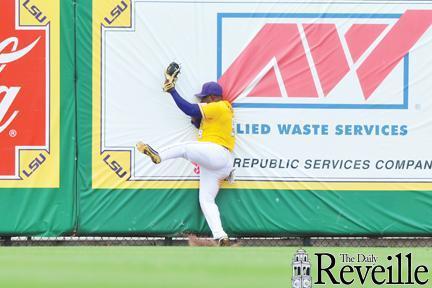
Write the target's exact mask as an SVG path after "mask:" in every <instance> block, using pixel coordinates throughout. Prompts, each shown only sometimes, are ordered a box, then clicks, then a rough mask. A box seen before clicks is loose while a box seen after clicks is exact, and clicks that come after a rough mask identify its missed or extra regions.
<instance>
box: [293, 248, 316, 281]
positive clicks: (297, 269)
mask: <svg viewBox="0 0 432 288" xmlns="http://www.w3.org/2000/svg"><path fill="white" fill-rule="evenodd" d="M292 268H293V273H292V279H291V282H292V288H309V287H312V277H311V264H310V261H309V257H308V255H307V254H306V251H305V250H303V249H299V250H297V253H296V254H294V258H293V262H292Z"/></svg>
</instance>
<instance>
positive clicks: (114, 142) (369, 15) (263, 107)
mask: <svg viewBox="0 0 432 288" xmlns="http://www.w3.org/2000/svg"><path fill="white" fill-rule="evenodd" d="M117 2H118V3H117ZM96 3H97V2H96ZM98 7H100V8H99V9H97V10H96V11H95V12H96V14H95V15H94V16H95V17H97V19H98V23H99V22H100V23H101V26H100V27H99V28H96V27H94V29H95V30H94V31H93V32H94V34H93V37H97V38H98V39H99V38H100V41H98V42H97V43H94V46H95V48H97V49H96V50H95V51H93V53H94V57H93V60H94V63H93V65H96V64H98V63H100V71H99V69H94V70H93V73H94V75H93V76H94V77H93V79H94V81H95V83H94V84H95V85H94V94H93V95H94V99H93V104H94V106H93V112H94V114H93V130H94V131H93V135H94V136H96V137H94V139H93V141H94V142H93V154H94V157H95V161H93V185H94V187H106V188H108V187H113V186H115V187H119V188H139V187H141V186H142V185H145V186H146V187H156V188H159V187H166V188H172V187H178V185H180V187H185V188H189V187H195V185H194V184H193V183H195V182H196V180H197V179H198V175H197V169H196V165H194V164H193V163H189V162H187V161H171V162H169V163H168V162H167V163H162V164H161V165H158V166H154V165H153V163H151V162H150V161H147V160H148V159H146V158H145V157H142V156H141V155H138V154H137V153H136V150H135V148H134V147H135V144H136V143H137V142H138V141H139V140H145V141H147V142H146V143H151V144H152V146H154V147H157V148H161V147H165V146H167V145H170V144H172V143H179V142H185V141H192V140H195V139H196V137H197V134H198V131H197V130H196V129H195V128H194V127H193V126H191V125H189V119H188V117H187V116H183V115H182V114H181V113H180V112H179V111H177V107H175V105H173V103H172V99H170V97H169V95H168V96H167V95H165V94H164V92H163V91H162V90H161V83H162V82H163V74H162V71H163V69H164V68H165V66H166V65H167V63H169V62H170V61H171V60H175V61H177V62H179V63H181V69H182V74H180V77H179V81H178V83H177V90H178V91H179V92H180V93H181V95H183V96H184V97H185V98H187V99H188V100H190V101H196V100H195V99H194V97H193V95H194V94H195V93H197V92H199V91H200V87H201V84H202V83H204V82H206V81H211V80H216V79H219V83H220V84H221V85H222V86H223V88H224V97H225V98H226V99H228V100H229V101H230V102H232V104H233V107H234V108H235V124H234V127H233V129H234V131H235V133H236V139H237V143H236V148H235V155H234V156H235V161H234V168H235V169H236V179H237V184H236V185H232V186H229V187H230V188H273V189H287V188H297V189H322V190H329V189H331V190H341V189H342V190H343V189H359V190H374V189H378V190H385V189H389V188H390V189H392V190H394V189H399V190H405V189H406V187H408V186H409V187H411V188H415V189H421V190H427V189H430V188H431V185H430V184H429V183H430V182H431V178H430V172H431V169H432V158H431V156H432V155H431V152H430V149H429V145H428V143H429V142H430V141H431V139H430V137H431V136H430V135H432V133H431V131H430V130H431V129H432V126H431V125H429V122H430V117H429V115H430V113H431V111H430V107H431V105H430V104H431V103H429V102H430V99H429V97H428V91H429V90H430V89H431V88H432V87H431V86H432V79H431V77H432V70H431V69H430V67H431V65H430V64H431V63H430V61H432V59H431V58H430V56H429V54H430V53H429V51H430V49H431V45H432V41H431V40H432V31H431V30H430V29H429V27H430V24H431V23H432V10H431V8H432V7H431V6H430V5H429V4H424V5H419V4H409V3H405V4H404V3H400V4H398V5H387V4H385V3H369V4H367V5H366V4H362V5H361V6H359V5H357V4H349V3H343V2H340V3H335V4H334V5H327V4H322V5H318V4H317V3H314V4H311V3H301V2H298V3H292V4H289V5H287V4H286V3H280V4H274V3H269V4H266V3H265V2H261V3H248V2H244V3H243V2H241V3H229V2H226V3H218V4H217V5H216V4H214V3H213V4H212V3H206V2H190V3H188V2H185V3H184V2H175V1H174V2H173V1H157V3H156V2H154V1H150V2H149V1H132V2H129V1H113V2H112V5H111V6H110V5H109V4H108V3H107V2H106V1H104V2H103V4H101V6H100V5H99V6H98ZM168 7H169V8H168ZM167 10H168V11H172V12H168V13H173V16H172V17H170V18H168V20H167V17H168V15H167V14H166V13H167V12H166V11H167ZM197 10H199V11H201V13H197ZM174 11H175V13H174ZM251 11H253V12H251ZM174 14H175V17H174ZM162 16H163V17H162ZM174 19H176V20H178V21H174ZM99 45H100V47H99ZM132 104H133V105H132ZM413 143H415V147H416V149H412V147H413ZM181 179H183V180H184V181H183V182H182V183H181V184H179V183H178V181H177V182H173V180H181Z"/></svg>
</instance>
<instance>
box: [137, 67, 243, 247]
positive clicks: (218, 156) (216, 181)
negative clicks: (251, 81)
mask: <svg viewBox="0 0 432 288" xmlns="http://www.w3.org/2000/svg"><path fill="white" fill-rule="evenodd" d="M179 72H180V67H179V65H178V64H177V63H174V62H173V63H171V64H170V65H169V66H168V68H167V69H166V70H165V78H166V80H165V83H164V91H165V92H169V93H170V94H171V96H172V98H173V99H174V101H175V103H176V104H177V106H178V107H179V108H180V110H182V111H183V112H184V113H185V114H187V115H189V116H191V117H192V124H194V125H195V127H197V128H199V133H198V141H194V142H186V143H181V144H175V145H172V146H169V147H166V148H163V149H161V150H160V151H159V152H158V151H156V150H155V149H153V148H152V147H150V145H148V144H144V143H143V142H139V143H138V144H137V149H138V151H139V152H141V153H144V154H145V155H147V156H149V157H150V158H151V160H152V161H153V163H155V164H159V163H161V162H164V161H166V160H169V159H175V158H184V159H187V160H189V161H191V162H195V163H198V164H199V165H200V187H199V203H200V206H201V210H202V212H203V214H204V216H205V219H206V220H207V223H208V225H209V227H210V229H211V231H212V234H213V238H214V239H216V240H217V241H218V244H219V245H220V246H228V245H229V239H228V235H227V234H226V233H225V231H224V230H223V228H222V223H221V219H220V214H219V209H218V207H217V205H216V203H215V198H216V195H217V194H218V192H219V185H220V183H221V181H223V180H224V179H225V178H227V177H229V176H230V174H231V173H232V171H233V156H232V151H233V149H234V133H233V131H232V122H233V116H234V113H233V109H232V107H231V104H230V103H229V102H227V101H224V100H223V99H222V87H221V86H220V85H219V84H218V83H216V82H208V83H205V84H204V85H203V86H202V91H201V93H199V94H196V95H195V96H197V97H198V98H200V99H201V103H200V104H195V103H189V102H188V101H186V100H185V99H183V98H182V97H181V96H180V95H179V93H178V92H177V91H176V90H175V82H176V81H177V76H178V74H179Z"/></svg>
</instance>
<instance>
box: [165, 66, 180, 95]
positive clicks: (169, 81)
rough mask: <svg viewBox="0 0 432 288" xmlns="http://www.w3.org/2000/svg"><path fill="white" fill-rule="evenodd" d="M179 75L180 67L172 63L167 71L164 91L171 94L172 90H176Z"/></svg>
mask: <svg viewBox="0 0 432 288" xmlns="http://www.w3.org/2000/svg"><path fill="white" fill-rule="evenodd" d="M179 73H180V65H179V64H177V63H176V62H171V63H170V64H169V65H168V67H167V68H166V69H165V83H164V85H163V91H165V92H169V91H170V90H171V89H174V87H175V83H176V81H177V77H178V74H179Z"/></svg>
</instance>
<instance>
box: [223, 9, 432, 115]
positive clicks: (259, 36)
mask: <svg viewBox="0 0 432 288" xmlns="http://www.w3.org/2000/svg"><path fill="white" fill-rule="evenodd" d="M324 16H325V17H322V15H316V16H313V15H307V14H303V15H302V14H301V13H300V14H299V16H298V18H296V17H294V16H293V15H289V16H287V18H284V17H285V16H283V15H281V16H280V18H278V19H277V20H274V19H270V20H268V22H267V23H265V24H259V25H261V28H260V29H259V30H258V33H256V34H255V36H254V37H253V39H252V40H250V41H248V43H246V45H244V44H243V43H239V44H238V45H237V46H243V47H245V48H244V49H243V50H240V51H241V52H240V54H238V56H236V57H235V59H234V60H233V61H232V62H231V64H230V65H226V64H225V67H227V68H226V69H225V72H224V73H223V75H221V78H220V80H219V82H220V83H221V84H222V86H223V87H224V91H225V94H226V96H227V98H228V100H230V101H232V102H239V101H240V100H241V101H243V102H249V103H250V102H255V103H262V102H269V100H270V101H273V102H277V103H297V104H299V103H303V104H304V103H306V104H313V103H321V104H335V103H351V104H367V103H373V104H376V103H379V104H383V103H384V104H390V103H398V102H397V101H396V100H395V99H394V97H395V96H394V95H395V94H398V93H394V92H393V91H394V90H395V87H394V86H395V85H394V83H397V85H398V86H397V88H398V89H399V90H398V91H399V92H400V93H399V94H398V95H397V97H401V99H402V98H403V97H404V93H405V94H406V91H405V92H404V90H405V89H408V88H407V87H405V86H406V85H407V83H405V82H404V81H407V80H408V77H407V75H404V73H406V72H407V71H406V70H407V69H408V58H407V55H408V54H409V52H410V50H411V49H412V48H413V47H414V46H415V45H416V43H417V42H418V41H419V39H420V38H421V37H422V36H423V35H424V34H425V32H426V31H427V30H428V29H429V27H430V25H431V24H432V10H407V11H405V12H404V13H402V14H400V15H394V14H387V15H384V14H382V16H380V15H377V14H376V15H372V14H371V15H366V14H365V15H360V14H351V15H349V14H347V15H342V14H334V15H330V14H328V15H324ZM259 17H267V16H259ZM259 17H251V18H248V19H247V20H248V21H250V22H251V23H252V21H255V20H254V19H256V18H259ZM314 17H315V18H314ZM344 17H346V18H344ZM368 17H369V18H368ZM232 18H234V17H228V19H227V20H226V21H229V20H230V19H232ZM252 18H253V19H252ZM380 18H381V19H380ZM281 19H282V20H281ZM232 23H234V24H232V25H233V26H229V25H230V24H229V22H227V23H225V22H224V26H222V25H220V27H228V28H225V29H231V27H234V29H235V26H234V25H237V24H235V23H238V22H234V21H232ZM225 24H226V25H225ZM223 33H224V31H221V35H223ZM230 33H232V32H230ZM238 34H239V35H240V34H242V33H238ZM243 34H246V33H243ZM240 37H241V35H240V36H239V38H240ZM229 41H237V40H236V38H235V37H231V38H230V39H227V40H226V39H223V43H226V42H229ZM228 45H229V44H228ZM218 48H219V49H220V50H221V51H229V49H230V48H232V46H230V48H227V49H225V50H224V49H223V47H218ZM231 50H232V49H231ZM429 54H430V53H429ZM224 56H225V55H222V57H224ZM429 57H430V55H429ZM404 61H405V62H404ZM218 65H222V66H224V65H223V64H222V63H218ZM221 70H222V69H221ZM398 73H399V74H398ZM393 74H394V75H393ZM390 76H391V77H393V78H392V79H390ZM233 79H235V80H233ZM386 79H390V80H391V81H393V82H391V83H390V82H388V83H384V81H385V80H386ZM390 80H389V81H390ZM383 83H384V84H385V85H386V88H385V89H381V90H380V87H381V86H382V84H383ZM392 89H393V90H392ZM377 91H385V93H381V94H386V95H387V96H385V97H389V99H385V100H382V99H381V100H380V99H378V98H380V97H382V95H381V94H380V92H377ZM377 93H378V94H379V95H376V94H377ZM393 94H394V95H393ZM405 96H406V95H405ZM350 97H351V99H350ZM391 97H393V98H391ZM246 98H247V99H246ZM352 98H355V99H352ZM332 99H336V100H334V101H333V100H332ZM374 101H375V102H374ZM393 101H394V102H393ZM401 101H403V99H402V100H401ZM323 107H325V106H323Z"/></svg>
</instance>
